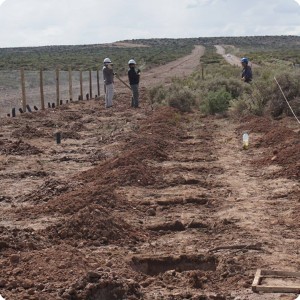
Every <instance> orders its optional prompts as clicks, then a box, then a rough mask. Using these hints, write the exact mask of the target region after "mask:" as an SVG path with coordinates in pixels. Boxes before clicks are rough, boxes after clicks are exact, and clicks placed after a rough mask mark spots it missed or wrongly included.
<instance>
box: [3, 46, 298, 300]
mask: <svg viewBox="0 0 300 300" xmlns="http://www.w3.org/2000/svg"><path fill="white" fill-rule="evenodd" d="M203 51H204V49H203V48H202V47H197V48H196V49H195V51H194V52H193V54H192V55H191V56H189V57H186V58H183V59H181V60H178V61H176V62H173V63H170V64H166V65H165V66H162V67H161V68H156V69H154V70H152V71H151V73H148V74H143V77H142V80H143V81H144V82H143V84H142V85H143V86H142V88H141V93H142V97H141V99H142V102H141V107H142V108H140V109H131V108H130V107H129V105H130V98H131V95H130V92H128V91H127V90H126V89H125V88H123V87H122V86H121V85H118V86H117V87H116V92H117V97H116V99H115V100H114V107H113V108H112V109H111V110H105V109H104V108H103V101H102V100H101V101H94V100H92V101H82V102H80V103H77V102H76V103H72V104H70V105H69V106H62V107H61V108H60V109H59V110H47V111H45V112H36V113H33V114H24V115H22V116H20V117H18V118H16V119H6V118H5V119H1V120H0V126H1V136H0V177H1V181H0V191H1V192H0V208H1V212H2V214H1V220H0V231H1V240H0V251H1V252H0V253H1V256H0V265H1V270H2V273H1V274H2V275H1V278H0V295H2V296H4V297H5V298H6V299H16V300H18V299H20V300H21V299H45V300H48V299H49V300H50V299H51V300H53V299H104V300H106V299H107V300H114V299H116V300H118V299H146V300H147V299H149V300H150V299H151V300H153V299H194V300H196V299H215V300H217V299H218V300H225V299H236V300H238V299H250V300H256V299H263V300H264V299H266V300H267V299H273V300H274V299H275V300H277V299H286V300H292V299H295V298H296V297H295V296H296V295H295V294H294V295H293V294H292V295H283V294H254V293H253V292H252V291H251V283H252V280H253V278H254V274H255V271H256V269H257V268H266V269H279V270H287V271H297V270H299V268H300V260H299V246H300V244H299V236H300V231H299V228H300V227H299V225H300V224H299V212H300V203H299V195H300V189H299V167H300V166H299V161H300V160H299V151H297V149H299V148H298V146H299V131H297V130H298V128H297V124H295V123H294V122H293V120H292V119H284V120H281V121H277V122H275V121H271V120H268V119H265V118H248V119H244V120H243V122H242V124H236V123H233V122H232V121H231V120H229V119H220V118H215V117H204V116H203V115H201V114H200V113H199V112H198V111H195V112H193V113H190V114H185V115H182V114H180V113H179V112H177V111H175V110H173V109H170V108H162V109H158V110H156V111H152V109H151V107H150V106H149V105H148V104H147V102H146V100H145V99H146V92H147V88H148V87H150V86H151V85H152V84H156V83H164V84H168V83H169V82H170V76H171V74H174V76H175V75H176V76H183V75H184V74H185V75H187V74H189V73H191V72H192V71H193V69H194V68H195V67H196V66H197V64H198V63H199V59H200V56H201V54H202V53H203ZM244 130H247V131H248V132H249V133H250V149H249V150H247V151H245V150H242V145H241V135H242V132H243V131H244ZM57 131H60V132H61V133H62V138H63V139H62V143H61V144H56V141H55V138H54V134H55V132H57ZM278 137H280V139H278ZM283 137H284V138H283Z"/></svg>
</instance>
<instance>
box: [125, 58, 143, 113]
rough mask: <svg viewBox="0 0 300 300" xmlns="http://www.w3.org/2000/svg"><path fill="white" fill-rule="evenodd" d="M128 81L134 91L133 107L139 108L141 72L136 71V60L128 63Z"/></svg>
mask: <svg viewBox="0 0 300 300" xmlns="http://www.w3.org/2000/svg"><path fill="white" fill-rule="evenodd" d="M128 66H129V69H128V79H129V84H130V87H131V90H132V101H131V106H132V107H135V108H137V107H139V83H140V72H141V71H140V70H139V69H136V62H135V60H134V59H130V60H129V62H128Z"/></svg>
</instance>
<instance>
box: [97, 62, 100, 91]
mask: <svg viewBox="0 0 300 300" xmlns="http://www.w3.org/2000/svg"><path fill="white" fill-rule="evenodd" d="M97 89H98V97H100V76H99V68H97Z"/></svg>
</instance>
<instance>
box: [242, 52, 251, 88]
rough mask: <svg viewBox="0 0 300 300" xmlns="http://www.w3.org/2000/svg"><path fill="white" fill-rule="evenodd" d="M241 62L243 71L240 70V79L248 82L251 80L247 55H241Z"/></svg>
mask: <svg viewBox="0 0 300 300" xmlns="http://www.w3.org/2000/svg"><path fill="white" fill-rule="evenodd" d="M241 63H242V66H243V71H242V78H241V79H242V81H244V82H247V83H250V82H251V81H252V70H251V67H250V66H249V65H248V63H249V60H248V58H247V57H243V58H242V59H241Z"/></svg>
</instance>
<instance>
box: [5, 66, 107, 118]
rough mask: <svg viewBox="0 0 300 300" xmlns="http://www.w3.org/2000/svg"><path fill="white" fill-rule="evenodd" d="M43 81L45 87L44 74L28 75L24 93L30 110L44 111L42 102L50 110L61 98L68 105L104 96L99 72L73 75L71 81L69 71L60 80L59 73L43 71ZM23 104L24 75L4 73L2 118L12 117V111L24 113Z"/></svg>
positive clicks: (18, 72) (37, 72) (28, 72)
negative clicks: (33, 108)
mask: <svg viewBox="0 0 300 300" xmlns="http://www.w3.org/2000/svg"><path fill="white" fill-rule="evenodd" d="M42 78H43V81H42V83H41V71H26V70H25V71H24V81H23V83H24V92H25V99H26V104H27V105H29V107H36V108H37V109H42V98H43V102H44V105H45V107H46V108H47V107H49V105H51V107H53V103H54V104H57V100H58V99H57V97H59V100H60V103H66V102H67V101H70V100H71V101H78V100H79V99H81V97H82V99H86V98H87V97H88V98H89V99H91V98H94V97H96V96H97V97H98V96H100V95H101V94H104V91H103V85H102V84H100V83H99V82H102V72H99V71H81V72H80V71H72V72H71V78H70V72H69V71H59V78H57V72H56V70H54V71H43V72H42ZM70 82H71V88H70ZM41 85H42V91H41ZM70 89H71V92H70ZM98 89H99V90H98ZM58 90H59V95H58V93H57V92H58ZM91 92H92V94H91ZM99 92H100V93H99ZM70 95H72V99H70ZM23 101H24V94H23V89H22V76H21V71H20V70H15V71H0V117H3V116H6V115H8V114H10V113H11V111H12V109H16V110H17V111H18V110H19V109H22V108H23V107H24V103H23Z"/></svg>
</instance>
